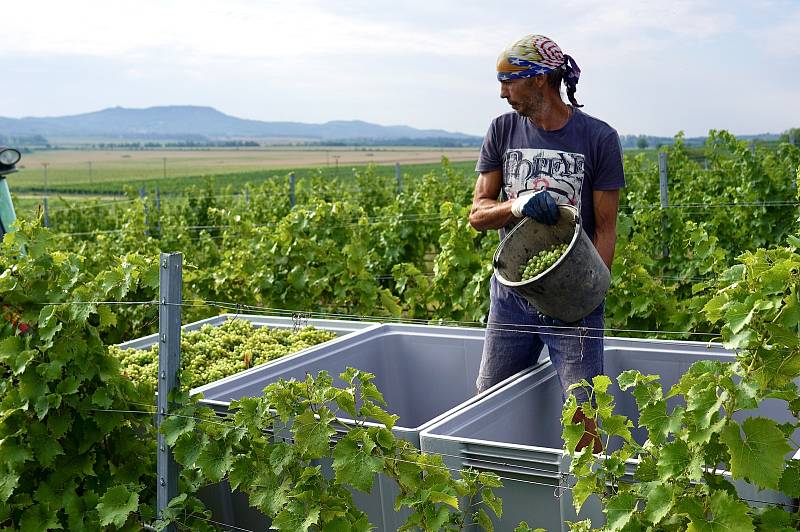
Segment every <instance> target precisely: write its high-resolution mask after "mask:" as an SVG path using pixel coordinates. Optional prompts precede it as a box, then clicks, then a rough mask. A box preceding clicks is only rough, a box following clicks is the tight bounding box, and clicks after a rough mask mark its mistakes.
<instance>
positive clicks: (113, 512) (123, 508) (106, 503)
mask: <svg viewBox="0 0 800 532" xmlns="http://www.w3.org/2000/svg"><path fill="white" fill-rule="evenodd" d="M138 507H139V494H138V493H131V492H130V491H128V488H126V487H125V486H115V487H113V488H111V489H110V490H108V491H106V493H105V495H103V496H102V497H101V498H100V503H99V504H98V505H97V513H98V514H99V515H100V524H101V525H104V526H107V525H114V526H116V527H121V526H122V525H124V524H125V521H127V520H128V516H129V515H130V514H131V512H135V511H136V509H137V508H138Z"/></svg>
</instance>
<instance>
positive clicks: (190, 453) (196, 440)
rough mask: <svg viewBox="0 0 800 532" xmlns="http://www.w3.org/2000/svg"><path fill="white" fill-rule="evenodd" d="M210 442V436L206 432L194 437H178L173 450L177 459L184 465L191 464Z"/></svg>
mask: <svg viewBox="0 0 800 532" xmlns="http://www.w3.org/2000/svg"><path fill="white" fill-rule="evenodd" d="M206 443H208V436H207V435H206V434H204V433H201V434H198V435H196V436H192V437H186V438H178V441H177V443H175V447H173V449H172V452H173V454H174V455H175V460H176V461H177V462H178V463H179V464H182V465H185V466H191V465H192V464H194V463H195V462H196V461H197V458H198V457H199V456H200V452H201V451H202V450H203V448H204V447H205V446H206Z"/></svg>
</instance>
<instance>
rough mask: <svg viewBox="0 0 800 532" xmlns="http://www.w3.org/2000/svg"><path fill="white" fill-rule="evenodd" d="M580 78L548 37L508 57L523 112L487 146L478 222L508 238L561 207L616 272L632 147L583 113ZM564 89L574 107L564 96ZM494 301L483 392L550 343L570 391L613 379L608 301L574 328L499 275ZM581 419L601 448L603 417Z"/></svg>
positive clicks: (505, 65) (493, 129)
mask: <svg viewBox="0 0 800 532" xmlns="http://www.w3.org/2000/svg"><path fill="white" fill-rule="evenodd" d="M579 76H580V69H579V68H578V65H577V64H576V63H575V61H574V60H573V59H572V58H571V57H570V56H568V55H564V54H563V53H562V51H561V49H560V48H559V47H558V45H556V43H555V42H553V41H552V40H550V39H548V38H547V37H545V36H543V35H527V36H525V37H523V38H522V39H519V40H518V41H516V42H514V43H513V44H512V45H510V46H509V47H508V48H506V49H505V50H504V51H503V52H502V53H501V54H500V57H499V58H498V60H497V79H498V80H499V81H500V97H501V98H503V99H505V100H506V101H507V102H508V103H509V104H510V105H511V107H512V108H513V109H514V112H509V113H506V114H504V115H501V116H499V117H497V118H495V119H494V120H493V121H492V124H491V126H490V127H489V131H488V133H487V134H486V137H485V139H484V141H483V146H482V147H481V153H480V158H479V160H478V164H477V167H476V168H475V170H476V171H477V172H479V174H480V175H479V177H478V181H477V183H476V185H475V195H474V199H473V203H472V210H471V212H470V217H469V221H470V224H471V225H472V226H473V227H474V228H475V229H477V230H479V231H485V230H487V229H499V230H500V236H501V238H502V237H503V236H505V233H506V232H507V231H508V230H509V229H510V228H512V227H513V226H514V225H515V224H516V223H518V222H519V221H520V220H521V218H522V217H523V216H529V217H531V218H534V219H535V220H537V221H538V222H541V223H546V224H554V223H556V222H557V221H558V216H559V210H558V207H557V205H559V204H564V205H573V206H576V207H577V208H578V209H579V210H580V219H581V225H582V226H583V229H584V230H585V231H586V233H587V234H588V236H589V238H591V240H592V242H593V243H594V246H595V248H597V251H598V252H599V254H600V256H601V257H602V259H603V261H604V262H605V264H606V266H608V267H609V269H610V268H611V262H612V260H613V258H614V245H615V243H616V219H617V206H618V201H619V189H620V188H622V187H624V186H625V177H624V174H623V169H622V147H621V145H620V142H619V136H618V135H617V132H616V131H615V130H614V129H613V128H612V127H611V126H609V125H608V124H606V123H605V122H602V121H600V120H598V119H596V118H593V117H591V116H589V115H588V114H586V113H584V112H582V111H581V110H580V109H579V107H582V106H580V105H578V102H577V101H576V100H575V90H576V85H577V83H578V79H579ZM562 82H563V83H564V85H565V86H566V93H567V97H568V98H569V101H570V104H571V105H568V104H566V103H565V102H564V101H563V100H562V98H561V91H560V87H561V83H562ZM490 297H491V305H490V310H489V319H488V326H487V330H486V342H485V344H484V350H483V358H482V360H481V367H480V373H479V375H478V380H477V387H478V390H479V391H483V390H486V389H487V388H489V387H491V386H492V385H494V384H496V383H498V382H500V381H502V380H503V379H505V378H507V377H509V376H511V375H513V374H514V373H517V372H518V371H521V370H523V369H525V368H526V367H530V366H532V365H533V364H535V363H536V361H537V360H538V358H539V354H540V352H541V350H542V347H543V346H544V345H547V347H548V350H549V352H550V359H551V361H552V363H553V366H554V367H555V369H556V371H557V373H558V378H559V380H560V382H561V386H562V387H563V389H564V390H566V389H567V388H568V387H569V386H570V385H571V384H574V383H576V382H579V381H580V380H581V379H586V380H588V381H590V382H591V379H592V377H594V376H596V375H599V374H601V373H602V372H603V328H604V322H603V310H604V305H603V304H602V303H601V304H600V305H599V306H598V307H597V309H595V310H594V311H592V312H591V313H590V314H589V315H588V316H586V317H585V318H583V319H582V320H580V321H579V322H576V323H569V324H567V323H563V322H561V321H559V320H556V319H553V318H549V317H547V316H544V315H543V314H541V313H540V312H539V311H538V310H537V309H536V308H534V307H533V306H532V305H531V304H530V303H528V301H527V300H525V299H524V298H522V297H521V296H519V295H518V294H516V293H515V292H514V291H512V290H511V289H509V288H508V287H505V286H503V285H501V284H500V283H499V282H498V281H497V279H495V278H494V277H492V280H491V291H490ZM564 297H565V298H567V297H570V295H569V294H564ZM573 393H574V394H575V396H576V398H577V399H578V402H579V403H580V402H584V401H586V400H587V394H586V392H585V391H584V390H582V389H576V390H574V391H573ZM574 421H576V422H577V421H583V422H584V426H585V427H586V434H585V435H584V438H583V439H582V440H581V443H580V444H579V449H580V448H583V447H585V446H587V445H589V443H593V445H594V450H595V452H597V451H599V449H600V442H599V438H598V437H597V434H596V427H595V426H594V422H593V420H590V419H586V418H585V416H584V415H583V412H581V411H580V410H579V411H578V413H577V414H576V417H575V420H574Z"/></svg>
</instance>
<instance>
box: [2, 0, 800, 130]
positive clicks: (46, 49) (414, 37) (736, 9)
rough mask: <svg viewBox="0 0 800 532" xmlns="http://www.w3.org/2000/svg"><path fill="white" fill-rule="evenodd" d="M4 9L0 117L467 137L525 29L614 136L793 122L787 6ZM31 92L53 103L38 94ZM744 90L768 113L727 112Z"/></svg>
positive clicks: (22, 5)
mask: <svg viewBox="0 0 800 532" xmlns="http://www.w3.org/2000/svg"><path fill="white" fill-rule="evenodd" d="M14 10H15V11H14V15H15V18H14V23H13V24H10V25H8V26H6V27H5V28H4V31H3V32H0V57H3V58H4V59H6V60H7V61H9V60H12V64H13V65H15V70H14V71H15V82H14V83H13V84H7V85H6V87H5V88H4V98H3V99H2V100H0V115H11V116H19V115H21V114H28V115H41V114H43V112H44V111H45V110H47V112H48V113H49V114H59V112H58V108H59V106H61V107H62V108H64V109H65V111H66V110H67V109H68V110H69V112H80V111H90V110H94V109H96V108H97V107H98V106H99V105H101V103H100V102H102V105H106V104H108V105H127V106H142V105H154V104H177V103H193V104H207V105H214V106H216V107H219V108H220V109H222V110H225V111H228V112H231V113H233V114H236V115H238V116H243V117H246V118H259V119H264V120H273V119H282V120H299V121H307V122H323V121H326V120H331V119H349V118H359V119H364V120H371V121H378V122H381V123H408V124H409V125H414V126H418V127H441V128H445V129H453V130H463V131H469V132H477V133H482V132H483V131H485V128H486V125H487V124H488V121H489V120H490V119H491V117H492V116H493V115H495V114H497V113H499V112H503V111H505V110H506V107H505V105H504V103H503V102H502V101H500V99H499V98H498V95H497V87H496V82H495V81H494V73H493V67H494V60H495V57H496V56H497V53H498V52H499V51H500V49H501V48H502V47H503V46H504V45H506V44H507V43H508V42H510V41H512V40H514V39H515V38H518V37H519V36H521V35H524V34H525V33H532V32H539V33H545V34H547V35H549V36H551V37H553V38H554V39H555V40H556V41H557V42H558V43H559V44H561V46H562V47H563V48H564V51H565V52H567V53H570V54H571V55H573V56H574V57H575V59H576V60H577V61H578V63H579V64H580V65H581V68H582V69H583V70H584V73H583V77H582V79H581V85H580V86H579V90H578V100H579V101H585V102H586V103H587V109H590V112H596V113H597V114H598V116H599V117H601V118H604V119H607V120H609V122H611V123H612V124H613V125H617V124H621V125H624V127H620V130H621V131H624V132H630V133H636V132H654V133H656V132H658V133H662V132H663V133H670V132H673V133H674V131H675V128H676V127H678V128H681V129H685V130H687V132H688V133H689V134H700V133H703V132H704V131H706V130H707V129H709V128H711V127H720V123H721V122H724V123H725V124H726V125H727V127H730V124H734V123H735V124H740V126H738V127H737V128H735V129H737V130H738V131H746V130H747V129H748V127H747V126H748V124H753V125H756V124H759V129H760V130H764V129H772V130H780V129H785V128H787V127H790V126H792V125H797V124H796V123H797V122H800V116H798V113H800V111H793V110H792V109H795V108H797V106H795V105H794V102H793V98H791V97H790V96H788V94H790V93H791V92H792V90H794V88H795V87H796V86H797V85H798V83H800V79H799V76H800V74H798V73H797V69H796V68H795V67H794V63H796V62H797V57H798V56H800V4H798V3H797V2H796V1H795V0H761V1H755V2H754V1H751V0H694V1H690V0H676V1H673V2H670V3H664V2H663V1H656V0H642V1H640V2H632V1H629V0H602V1H601V0H581V1H579V0H561V1H558V0H542V1H539V2H536V3H535V5H534V4H531V2H530V0H507V2H505V3H503V5H502V6H499V5H498V6H494V5H491V4H487V3H486V2H484V1H481V0H461V1H460V2H459V1H457V0H438V1H436V2H431V1H430V0H405V1H399V2H398V1H396V0H394V1H389V0H336V1H335V2H332V1H330V0H295V1H292V2H288V1H286V0H282V1H280V2H278V1H276V0H228V1H223V0H192V1H190V0H160V1H157V0H138V1H136V2H134V1H130V0H105V1H99V0H71V1H70V2H62V1H56V0H51V1H45V0H27V1H26V2H19V3H18V5H15V6H14ZM27 65H31V68H28V66H27ZM743 65H746V66H747V68H742V66H743ZM43 83H44V84H45V85H46V86H58V87H59V88H60V91H59V98H56V99H54V98H53V96H52V91H50V92H48V93H46V94H45V96H46V101H45V99H43V97H42V94H43V93H42V89H40V86H42V84H43ZM748 87H749V88H748ZM753 87H761V88H762V90H763V91H764V93H765V94H769V95H770V100H769V101H767V102H766V105H771V106H775V107H776V108H781V109H782V112H781V113H774V112H772V111H771V110H764V109H761V111H759V110H758V109H755V108H753V107H754V106H743V105H737V102H741V101H746V98H748V97H751V95H752V90H753ZM748 91H749V92H748ZM67 95H68V96H67ZM707 99H713V101H706V100H707ZM681 102H686V103H685V104H682V103H681ZM12 105H13V107H12ZM81 106H83V107H81ZM712 111H713V112H712ZM793 122H794V123H793ZM770 124H772V125H770Z"/></svg>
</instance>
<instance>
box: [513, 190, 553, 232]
mask: <svg viewBox="0 0 800 532" xmlns="http://www.w3.org/2000/svg"><path fill="white" fill-rule="evenodd" d="M511 213H512V214H513V215H514V216H516V217H517V218H522V217H523V216H527V217H529V218H533V219H534V220H536V221H537V222H539V223H543V224H547V225H555V224H556V222H558V216H559V214H560V213H559V211H558V205H556V200H554V199H553V196H551V195H550V193H549V192H547V191H546V190H540V191H538V192H534V193H533V194H526V195H524V196H519V197H518V198H517V199H515V200H514V203H513V204H512V205H511Z"/></svg>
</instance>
